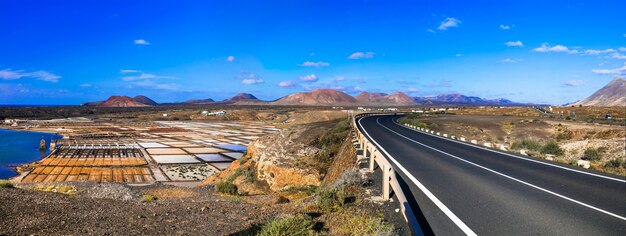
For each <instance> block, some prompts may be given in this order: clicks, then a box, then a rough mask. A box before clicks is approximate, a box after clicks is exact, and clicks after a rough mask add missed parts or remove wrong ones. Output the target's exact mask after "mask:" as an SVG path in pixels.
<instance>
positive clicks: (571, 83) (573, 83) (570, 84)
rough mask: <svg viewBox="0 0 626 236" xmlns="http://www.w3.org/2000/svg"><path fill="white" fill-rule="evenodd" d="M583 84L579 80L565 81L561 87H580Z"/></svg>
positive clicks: (583, 82)
mask: <svg viewBox="0 0 626 236" xmlns="http://www.w3.org/2000/svg"><path fill="white" fill-rule="evenodd" d="M583 84H585V81H582V80H579V79H574V80H568V81H565V83H564V84H563V86H567V87H576V86H581V85H583Z"/></svg>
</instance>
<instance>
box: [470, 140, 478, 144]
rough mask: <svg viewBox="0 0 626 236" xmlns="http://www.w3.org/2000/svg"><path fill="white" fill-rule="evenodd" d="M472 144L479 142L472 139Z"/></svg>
mask: <svg viewBox="0 0 626 236" xmlns="http://www.w3.org/2000/svg"><path fill="white" fill-rule="evenodd" d="M470 143H473V144H478V141H476V139H472V140H470Z"/></svg>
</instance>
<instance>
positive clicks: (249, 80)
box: [238, 72, 264, 85]
mask: <svg viewBox="0 0 626 236" xmlns="http://www.w3.org/2000/svg"><path fill="white" fill-rule="evenodd" d="M238 79H240V80H241V83H242V84H247V85H251V84H261V83H263V82H264V81H263V80H262V79H261V78H259V76H257V75H256V74H254V73H248V72H241V73H239V76H238Z"/></svg>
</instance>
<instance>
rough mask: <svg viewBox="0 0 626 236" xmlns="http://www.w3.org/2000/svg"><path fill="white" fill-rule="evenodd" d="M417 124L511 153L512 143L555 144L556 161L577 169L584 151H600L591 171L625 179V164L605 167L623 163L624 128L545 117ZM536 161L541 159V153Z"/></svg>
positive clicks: (442, 117)
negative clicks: (559, 148)
mask: <svg viewBox="0 0 626 236" xmlns="http://www.w3.org/2000/svg"><path fill="white" fill-rule="evenodd" d="M417 120H419V121H420V122H422V124H423V125H425V126H426V127H427V128H428V129H431V130H435V131H437V132H441V133H445V134H449V135H454V136H457V137H464V138H466V140H467V141H470V140H476V141H477V142H478V143H480V144H483V143H490V144H492V145H493V146H494V147H496V148H499V147H500V146H501V145H503V146H504V147H506V148H507V149H508V150H511V148H512V146H513V144H514V143H515V142H520V141H523V140H533V141H536V142H538V143H539V144H545V143H547V142H551V141H554V142H557V143H558V145H559V146H560V147H561V148H562V149H563V150H564V154H563V155H561V156H557V157H556V159H555V161H560V162H564V163H568V164H572V165H577V161H578V160H583V159H585V154H584V153H585V151H586V150H587V149H588V148H593V149H596V150H602V151H599V160H591V163H590V164H591V168H592V169H595V170H599V171H603V172H609V173H614V174H619V175H626V167H625V166H624V164H618V165H619V166H615V167H607V163H608V162H609V161H617V163H626V148H625V147H624V143H625V142H626V128H625V127H624V126H619V125H607V124H596V123H587V122H580V121H568V120H556V119H551V118H548V117H535V116H533V117H519V116H497V115H448V114H437V115H422V116H420V117H419V118H418V119H417ZM537 155H538V157H544V155H541V154H540V153H538V154H537Z"/></svg>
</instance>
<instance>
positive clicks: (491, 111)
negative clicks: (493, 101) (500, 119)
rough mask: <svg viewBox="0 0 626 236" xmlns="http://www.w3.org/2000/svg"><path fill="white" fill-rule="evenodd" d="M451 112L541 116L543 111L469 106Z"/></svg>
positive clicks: (523, 108)
mask: <svg viewBox="0 0 626 236" xmlns="http://www.w3.org/2000/svg"><path fill="white" fill-rule="evenodd" d="M451 113H454V114H459V115H488V116H526V117H539V116H541V113H539V112H537V110H535V109H532V108H526V107H503V108H498V107H468V108H462V109H459V110H457V111H452V112H451Z"/></svg>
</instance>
